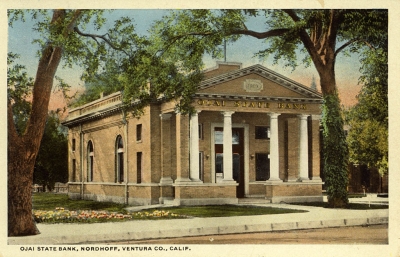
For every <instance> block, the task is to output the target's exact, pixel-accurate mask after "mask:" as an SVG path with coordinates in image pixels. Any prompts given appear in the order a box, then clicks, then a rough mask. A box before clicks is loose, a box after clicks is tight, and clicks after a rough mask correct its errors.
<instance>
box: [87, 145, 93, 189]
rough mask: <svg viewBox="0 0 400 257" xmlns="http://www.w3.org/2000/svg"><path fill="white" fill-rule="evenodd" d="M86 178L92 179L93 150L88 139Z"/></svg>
mask: <svg viewBox="0 0 400 257" xmlns="http://www.w3.org/2000/svg"><path fill="white" fill-rule="evenodd" d="M87 163H88V166H87V167H88V169H87V175H88V176H87V180H88V182H90V181H93V163H94V152H93V143H92V141H89V143H88V147H87Z"/></svg>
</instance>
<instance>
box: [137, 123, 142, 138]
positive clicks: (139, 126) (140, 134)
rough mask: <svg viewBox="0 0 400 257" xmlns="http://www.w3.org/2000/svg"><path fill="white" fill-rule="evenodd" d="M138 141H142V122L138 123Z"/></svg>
mask: <svg viewBox="0 0 400 257" xmlns="http://www.w3.org/2000/svg"><path fill="white" fill-rule="evenodd" d="M136 141H142V124H138V125H136Z"/></svg>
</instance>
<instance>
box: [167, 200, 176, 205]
mask: <svg viewBox="0 0 400 257" xmlns="http://www.w3.org/2000/svg"><path fill="white" fill-rule="evenodd" d="M164 205H168V206H174V205H176V204H175V201H174V200H167V199H164Z"/></svg>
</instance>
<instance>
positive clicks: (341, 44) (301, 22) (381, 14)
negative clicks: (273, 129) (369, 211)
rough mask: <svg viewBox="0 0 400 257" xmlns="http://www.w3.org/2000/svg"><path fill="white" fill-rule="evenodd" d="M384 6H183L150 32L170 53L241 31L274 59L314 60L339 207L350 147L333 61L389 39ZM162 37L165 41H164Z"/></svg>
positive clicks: (213, 43) (201, 48) (333, 201)
mask: <svg viewBox="0 0 400 257" xmlns="http://www.w3.org/2000/svg"><path fill="white" fill-rule="evenodd" d="M252 16H254V17H255V16H258V17H264V18H265V27H266V30H265V31H262V32H257V31H253V30H250V29H248V28H247V26H246V21H247V19H248V18H249V17H252ZM387 16H388V14H387V10H290V9H284V10H183V11H177V12H174V13H173V14H171V15H170V16H169V17H166V18H164V19H163V20H162V21H159V22H158V23H157V25H156V26H155V27H154V34H155V35H160V38H161V39H160V42H161V43H160V49H164V52H165V53H166V54H168V51H169V50H170V49H171V45H179V49H180V51H179V50H177V49H176V48H173V50H172V51H171V53H174V54H178V55H180V56H181V57H185V58H191V56H197V55H199V54H203V53H208V54H210V55H212V56H217V55H218V54H220V50H218V46H219V45H221V44H222V42H223V40H225V39H226V40H227V41H230V42H234V41H236V40H237V39H238V38H239V37H240V36H251V37H254V38H257V39H260V40H266V48H265V50H262V51H260V52H258V53H256V54H257V55H258V56H259V57H261V58H264V57H268V56H269V55H273V56H274V61H275V63H278V61H279V60H285V61H286V65H287V66H291V67H293V68H295V67H296V66H297V65H298V63H299V60H298V56H299V53H300V52H301V53H303V54H305V56H306V57H305V58H303V60H302V62H303V63H305V64H306V65H310V64H311V63H313V64H314V66H315V68H316V70H317V72H318V74H319V79H320V85H321V89H322V93H323V96H324V107H323V119H322V124H323V138H324V139H323V140H324V156H325V159H324V169H325V170H324V173H325V178H326V185H327V194H328V202H329V205H330V206H331V207H343V206H345V205H346V204H347V203H348V198H347V190H346V187H347V162H348V149H347V144H346V140H345V135H344V131H343V118H342V115H341V111H340V100H339V97H338V92H337V85H336V76H335V63H336V60H337V56H338V55H339V54H340V53H349V52H357V53H360V54H362V55H365V54H368V52H369V51H370V49H375V48H376V47H378V46H379V44H380V42H382V41H384V40H385V39H387V25H388V17H387ZM163 42H164V43H163Z"/></svg>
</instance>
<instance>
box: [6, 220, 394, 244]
mask: <svg viewBox="0 0 400 257" xmlns="http://www.w3.org/2000/svg"><path fill="white" fill-rule="evenodd" d="M388 221H389V219H388V217H373V218H350V219H335V220H320V221H301V222H282V223H260V224H251V225H236V226H235V225H232V226H210V227H204V226H203V227H197V228H196V227H194V228H184V229H163V230H160V229H157V230H148V231H135V232H122V233H108V234H101V233H100V234H99V233H97V234H93V235H73V236H43V237H40V236H39V237H38V236H30V237H13V238H9V239H8V244H9V245H21V244H23V245H30V244H38V245H39V244H44V245H52V244H94V243H106V242H109V243H112V242H117V241H129V240H143V239H161V238H174V237H186V236H206V235H223V234H240V233H256V232H272V231H287V230H300V229H319V228H331V227H345V226H365V225H378V224H387V223H388ZM88 239H89V240H88Z"/></svg>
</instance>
